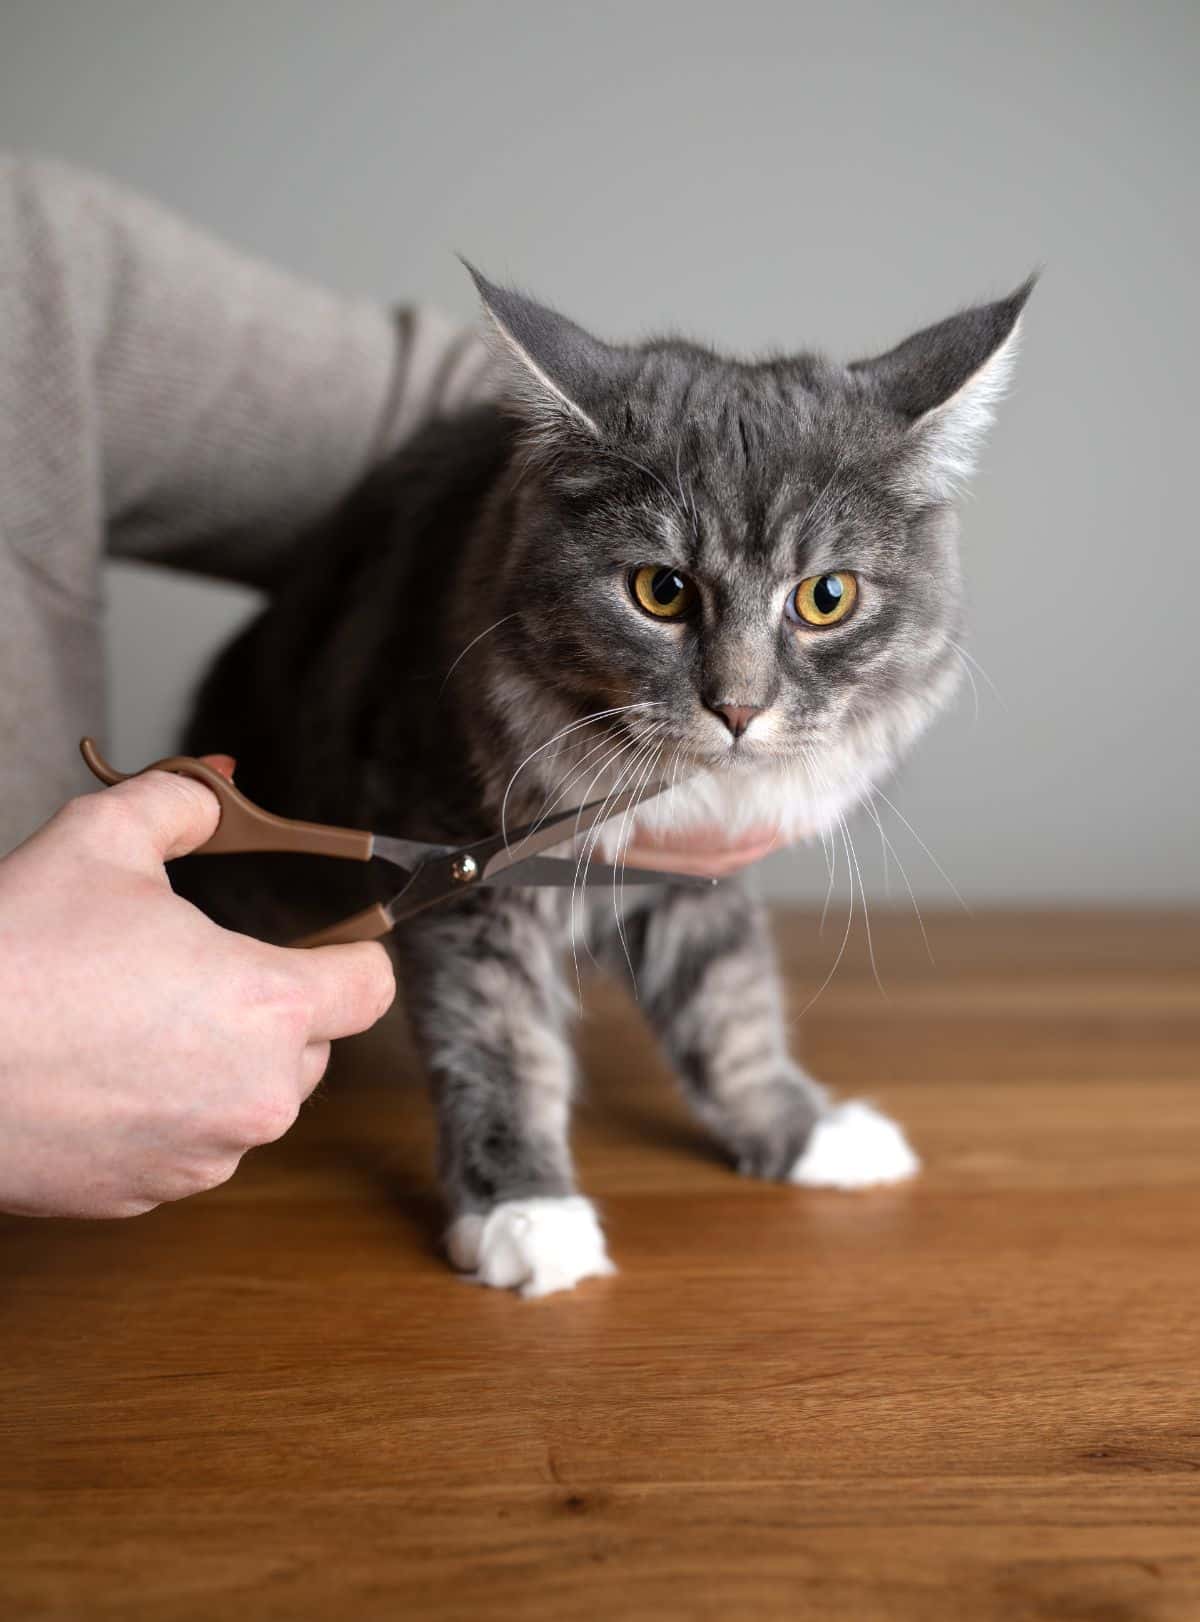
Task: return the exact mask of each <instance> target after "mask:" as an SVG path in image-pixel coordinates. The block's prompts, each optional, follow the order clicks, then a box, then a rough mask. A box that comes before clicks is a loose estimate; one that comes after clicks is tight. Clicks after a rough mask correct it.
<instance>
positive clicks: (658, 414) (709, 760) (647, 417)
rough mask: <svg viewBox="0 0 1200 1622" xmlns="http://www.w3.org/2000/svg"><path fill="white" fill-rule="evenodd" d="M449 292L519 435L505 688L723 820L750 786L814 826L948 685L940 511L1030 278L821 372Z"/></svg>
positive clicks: (956, 617) (950, 594)
mask: <svg viewBox="0 0 1200 1622" xmlns="http://www.w3.org/2000/svg"><path fill="white" fill-rule="evenodd" d="M472 274H473V275H475V279H476V283H477V285H478V287H479V291H480V293H481V295H482V297H483V300H484V304H485V307H486V309H487V311H488V313H489V315H490V317H491V321H492V323H493V324H494V327H495V332H496V339H497V345H498V347H499V349H500V351H501V353H502V355H503V356H504V361H505V368H506V376H507V379H508V392H509V400H510V404H511V406H512V408H513V410H514V411H515V412H516V413H517V414H518V416H519V418H520V421H521V424H522V430H521V433H522V441H523V451H524V455H523V472H522V478H521V480H520V482H519V484H518V485H517V487H516V490H515V493H514V497H513V499H514V502H515V509H514V510H515V515H516V516H515V531H514V551H513V555H512V556H511V557H509V558H507V559H506V560H505V567H504V571H503V575H504V581H505V586H504V595H503V597H502V598H501V601H500V606H501V608H502V609H503V610H505V611H506V612H508V613H509V614H511V615H512V619H511V620H510V622H509V624H508V628H507V631H506V632H505V635H504V641H505V642H506V643H507V644H508V645H509V646H510V647H517V646H520V647H521V649H522V658H521V661H520V663H521V664H522V665H523V667H524V677H518V678H517V683H518V686H519V685H520V682H521V680H526V681H528V682H529V683H530V684H531V685H532V687H537V685H538V681H539V673H541V677H542V681H543V691H552V692H553V694H554V697H555V700H556V702H557V703H558V704H559V705H560V713H562V714H564V715H567V716H569V717H570V719H579V718H582V717H583V716H585V715H589V714H598V713H599V712H608V713H607V715H606V719H605V723H604V724H605V725H606V726H607V727H608V728H609V729H610V730H611V731H612V733H613V734H614V736H615V737H616V738H617V740H618V742H620V741H621V740H622V739H628V741H629V743H630V745H631V748H630V750H629V751H627V752H626V753H625V754H623V755H620V756H618V757H617V758H618V759H619V760H621V761H627V762H629V763H631V764H632V762H633V761H634V760H635V759H636V758H637V757H636V756H635V755H634V753H633V749H632V746H633V745H634V743H635V742H636V741H640V740H644V742H645V748H644V750H643V751H642V758H643V759H644V760H645V761H647V762H649V761H650V760H651V759H654V758H655V756H654V750H655V748H656V747H657V750H658V753H657V757H656V768H657V770H658V771H659V772H660V773H661V772H662V771H665V770H668V769H671V770H675V769H677V768H681V769H683V770H684V771H686V772H689V773H691V774H692V775H693V776H695V774H696V773H697V769H699V770H700V774H701V776H703V777H706V778H707V779H708V780H709V781H715V782H719V783H720V784H721V785H722V787H721V797H722V814H723V815H726V816H728V815H729V808H730V803H731V802H730V794H729V788H730V785H732V784H736V783H737V782H739V781H742V782H746V783H749V782H750V781H751V780H753V781H757V782H761V781H764V780H767V779H774V780H776V781H778V782H780V783H785V784H786V785H787V789H786V794H785V796H784V797H786V796H787V795H790V796H791V802H792V804H793V806H794V809H795V812H796V815H795V817H794V819H792V820H794V821H795V822H798V823H801V824H803V823H805V822H807V823H809V824H810V825H811V824H813V823H818V824H819V823H821V822H824V821H826V820H828V816H829V815H832V814H833V812H834V811H835V810H837V809H841V808H842V807H843V806H844V805H846V804H847V803H849V802H852V801H853V800H854V799H856V798H857V797H858V796H859V794H860V793H861V792H862V791H863V790H864V789H865V787H866V786H867V785H868V784H869V783H870V781H872V779H873V778H875V777H877V776H878V775H879V774H880V773H881V772H882V771H884V770H886V769H887V767H888V766H889V765H890V764H891V763H892V762H893V761H894V760H895V759H896V757H897V756H898V755H899V754H900V753H901V752H902V751H903V750H904V749H905V748H907V746H908V745H909V744H910V743H911V742H912V741H913V739H914V738H915V737H916V736H917V734H918V733H919V732H920V731H921V730H922V728H923V727H924V726H925V724H926V723H927V721H928V720H929V719H930V718H931V717H932V715H933V714H935V713H936V711H937V710H938V709H939V708H940V707H941V706H942V704H943V703H944V702H945V700H946V698H947V697H948V695H949V693H950V692H951V690H952V689H953V686H954V685H955V683H956V679H957V673H958V670H959V667H960V663H961V661H960V657H959V652H958V650H957V648H956V646H955V639H956V637H957V636H958V634H959V625H960V617H961V612H962V605H961V587H960V574H959V567H958V560H957V554H956V541H955V525H954V520H953V515H952V510H951V509H952V501H953V497H954V495H955V493H956V492H957V490H958V489H959V487H960V486H961V484H962V482H963V481H964V480H965V479H966V478H967V476H968V475H969V473H970V471H971V468H972V466H973V463H974V458H975V455H976V452H977V449H978V446H979V444H980V441H981V438H982V436H983V433H984V430H985V429H986V427H987V425H988V422H989V421H990V417H991V408H992V406H993V403H994V402H995V400H996V399H997V397H998V396H999V394H1000V393H1001V392H1002V390H1003V387H1004V384H1005V381H1006V379H1007V376H1008V373H1009V371H1010V369H1011V364H1012V360H1013V356H1014V349H1015V343H1016V336H1017V329H1018V325H1019V319H1020V315H1021V311H1022V309H1023V307H1024V305H1025V301H1026V299H1027V298H1028V296H1029V293H1030V291H1031V288H1032V285H1033V282H1032V279H1031V280H1030V281H1028V282H1026V283H1025V284H1024V285H1022V286H1021V287H1019V288H1018V289H1017V290H1016V292H1014V293H1013V294H1011V295H1010V296H1009V297H1008V298H1005V299H1001V300H999V301H998V302H995V303H991V304H985V305H981V306H978V307H976V308H973V309H968V310H966V311H963V312H962V313H961V314H958V315H954V316H951V317H950V318H949V319H948V320H945V321H943V322H941V323H939V324H938V325H936V326H932V327H928V328H926V329H924V330H923V331H921V332H918V333H917V334H916V335H915V336H913V337H911V338H909V339H907V340H906V341H905V342H904V343H902V344H900V345H899V346H898V347H897V348H895V349H892V350H889V351H888V352H887V353H886V354H883V355H880V356H877V357H875V358H873V359H868V360H860V361H855V362H852V363H850V364H848V365H842V364H838V363H835V362H833V361H830V360H827V359H825V358H824V357H822V356H819V355H815V354H808V353H805V354H799V355H796V356H791V357H780V358H772V359H769V360H764V361H759V362H745V361H737V360H729V359H725V358H723V357H721V356H719V355H717V354H714V353H712V352H711V351H709V350H707V349H704V348H701V347H699V346H697V345H694V344H691V343H686V342H682V341H680V340H678V339H673V338H664V339H657V340H650V341H647V342H644V343H639V344H635V345H629V346H622V345H613V344H609V343H605V342H602V341H600V340H599V339H596V338H593V337H592V336H591V335H590V334H588V333H586V332H584V331H583V330H582V329H581V328H580V327H578V326H576V325H575V324H574V323H572V322H571V321H568V320H567V319H565V318H564V317H563V316H561V315H558V314H557V313H555V312H553V311H551V310H549V309H547V308H545V307H544V306H542V305H540V304H537V303H535V302H533V301H532V300H531V299H529V298H527V297H525V296H523V295H522V294H519V293H515V292H511V291H508V290H505V289H503V288H499V287H495V286H493V285H492V284H491V283H490V282H488V281H487V280H485V279H484V278H483V277H482V276H480V275H479V274H478V273H477V272H472ZM626 706H629V707H628V708H626ZM806 801H807V802H808V803H804V802H806ZM826 802H827V803H826ZM822 807H824V809H822ZM753 814H755V815H758V813H757V812H755V813H753Z"/></svg>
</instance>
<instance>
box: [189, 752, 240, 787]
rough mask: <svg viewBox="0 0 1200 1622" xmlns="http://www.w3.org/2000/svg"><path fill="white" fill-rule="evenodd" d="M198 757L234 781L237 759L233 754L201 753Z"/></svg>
mask: <svg viewBox="0 0 1200 1622" xmlns="http://www.w3.org/2000/svg"><path fill="white" fill-rule="evenodd" d="M198 758H199V759H200V760H202V761H203V762H204V764H205V765H206V766H211V767H212V769H213V771H215V772H220V774H221V776H222V777H227V778H228V779H229V781H230V782H231V783H232V782H233V774H234V771H235V770H236V769H237V761H236V760H235V759H234V758H233V756H232V755H200V756H199V757H198Z"/></svg>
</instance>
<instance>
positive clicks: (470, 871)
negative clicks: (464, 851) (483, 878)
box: [450, 856, 479, 884]
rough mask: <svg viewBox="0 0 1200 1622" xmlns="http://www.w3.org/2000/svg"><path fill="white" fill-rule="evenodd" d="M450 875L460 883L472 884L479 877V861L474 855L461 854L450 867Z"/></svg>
mask: <svg viewBox="0 0 1200 1622" xmlns="http://www.w3.org/2000/svg"><path fill="white" fill-rule="evenodd" d="M450 877H451V878H452V879H455V880H457V882H458V883H459V884H470V882H471V880H472V879H477V878H478V877H479V863H478V862H477V861H476V860H475V858H474V857H473V856H460V857H459V858H458V860H457V861H456V862H455V863H454V865H453V867H452V868H451V869H450Z"/></svg>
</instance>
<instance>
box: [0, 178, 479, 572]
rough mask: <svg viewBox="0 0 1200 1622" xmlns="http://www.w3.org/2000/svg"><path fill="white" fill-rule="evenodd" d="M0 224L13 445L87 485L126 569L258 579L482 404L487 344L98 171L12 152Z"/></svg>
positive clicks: (1, 326) (1, 182)
mask: <svg viewBox="0 0 1200 1622" xmlns="http://www.w3.org/2000/svg"><path fill="white" fill-rule="evenodd" d="M0 224H2V225H3V228H4V235H3V248H2V251H3V256H4V263H3V267H2V270H3V277H2V282H3V285H2V286H0V335H2V336H3V337H4V340H5V343H4V349H5V351H6V353H5V361H4V364H5V367H6V370H7V372H8V376H7V377H6V379H5V380H4V389H5V390H9V391H15V390H17V389H18V388H19V389H20V390H21V393H20V395H17V394H16V393H15V392H14V394H13V401H12V406H11V408H10V409H11V410H12V411H13V413H14V415H15V420H14V421H12V422H10V424H9V425H8V427H9V432H10V433H11V434H12V436H13V437H14V439H16V440H17V441H18V442H19V441H20V440H22V439H24V440H25V441H26V442H27V448H28V450H29V451H30V452H31V454H32V455H33V458H34V466H33V469H32V470H29V469H28V468H27V472H28V471H32V472H33V473H34V474H36V472H37V469H38V466H39V464H40V466H41V467H42V469H43V471H44V472H45V474H46V475H47V476H50V475H51V474H52V473H53V472H54V471H55V466H54V464H57V471H58V472H59V473H60V474H65V475H67V476H68V477H74V476H75V474H76V473H77V472H78V470H82V471H83V473H84V479H85V484H86V486H87V488H88V489H89V490H90V491H91V492H92V493H93V494H94V496H95V507H94V511H93V513H92V514H91V518H92V522H93V529H94V534H93V542H94V545H95V546H96V547H97V548H98V547H100V546H102V545H107V549H108V551H109V552H110V553H111V554H112V555H113V556H116V557H126V558H137V559H143V560H150V561H154V562H159V563H166V564H170V565H172V566H173V567H177V568H182V569H192V570H198V571H202V572H204V573H210V574H216V575H221V576H225V577H227V578H230V579H236V580H243V581H247V582H250V583H252V584H262V583H265V582H267V581H268V580H269V579H270V576H271V573H272V570H273V568H274V566H275V565H276V563H277V562H278V560H279V558H280V556H281V555H282V553H283V552H284V551H285V550H286V547H287V544H288V542H289V540H290V539H291V538H292V537H293V536H294V535H295V534H296V533H297V531H299V530H301V529H303V528H304V527H305V526H307V525H308V524H310V523H311V522H312V521H313V520H315V519H316V518H318V517H320V516H321V515H323V514H324V513H325V512H326V511H328V510H329V509H330V508H332V507H333V506H334V505H335V504H336V503H337V502H338V500H339V499H340V498H341V497H342V496H344V495H345V494H346V493H347V492H348V491H349V490H350V489H351V488H352V487H353V486H354V484H355V483H356V482H357V481H358V480H359V479H360V478H361V477H362V476H363V474H364V473H365V472H366V471H367V470H368V469H369V468H370V467H371V466H372V465H373V464H374V463H375V462H376V461H378V460H379V459H380V458H381V457H383V456H384V455H386V453H387V452H388V451H389V450H390V449H392V448H393V447H394V446H395V445H397V444H398V443H400V441H402V440H403V439H405V438H406V437H408V436H409V435H411V434H412V433H413V432H414V431H415V430H416V429H417V428H418V427H419V426H420V425H421V424H422V423H423V422H424V421H425V420H427V419H428V418H429V417H431V416H433V415H435V414H438V413H442V412H445V411H448V410H452V409H454V408H456V407H457V406H459V405H462V404H464V403H466V402H468V401H470V400H472V399H475V398H479V397H481V396H483V395H485V394H486V393H487V392H488V390H489V382H488V372H489V365H490V363H489V358H488V354H487V351H486V349H485V347H484V344H483V341H482V339H481V338H480V337H479V336H478V335H477V334H476V333H475V332H474V331H473V330H471V329H457V328H455V327H454V326H453V325H452V324H451V323H450V322H449V321H447V320H446V319H445V318H444V317H442V316H440V315H439V314H438V313H437V312H435V311H432V310H427V309H416V308H414V309H408V310H404V311H402V312H400V313H399V314H398V315H397V314H393V313H392V312H389V311H387V310H386V309H384V308H383V307H382V306H380V305H378V304H375V303H372V302H370V301H368V300H366V299H352V298H346V297H340V296H338V295H336V294H334V293H331V292H327V291H325V290H323V289H321V288H319V287H316V286H313V285H311V284H309V283H307V282H305V281H303V280H301V279H300V278H297V277H293V276H289V275H286V274H284V273H283V272H282V271H279V270H276V269H274V268H272V267H271V266H269V265H266V264H264V263H262V262H261V261H259V260H257V259H254V258H251V257H250V256H248V255H246V254H243V253H240V252H237V251H235V250H234V249H232V248H230V247H227V246H226V245H225V244H224V243H221V242H219V241H217V240H215V239H214V238H212V237H211V236H209V235H207V234H206V233H205V232H203V231H200V230H197V229H196V228H195V227H193V226H191V225H188V224H186V223H185V222H184V221H182V220H180V219H178V218H177V217H176V216H175V215H173V214H171V213H170V212H169V211H167V210H166V209H163V208H161V207H159V206H157V205H156V204H153V203H150V202H148V201H146V200H145V199H143V198H141V197H138V196H136V195H135V194H134V193H132V192H130V191H127V190H125V189H124V188H122V187H120V186H118V185H116V184H115V183H113V182H112V181H109V180H105V179H103V178H101V177H99V176H96V175H92V174H88V173H84V172H81V171H79V170H75V169H72V168H69V167H67V166H66V165H63V164H58V163H54V162H48V161H45V160H32V159H20V158H3V157H0ZM31 494H36V491H35V490H33V489H32V487H31ZM75 516H76V518H77V519H78V518H79V517H81V516H82V515H80V514H76V515H75ZM35 541H36V537H34V536H32V535H31V536H30V537H29V544H30V545H31V546H32V545H34V544H35ZM36 561H41V562H42V563H45V562H47V561H50V562H51V565H52V564H53V560H47V559H45V558H44V557H43V558H41V559H40V560H39V559H36V558H35V562H36Z"/></svg>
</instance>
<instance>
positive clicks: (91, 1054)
mask: <svg viewBox="0 0 1200 1622" xmlns="http://www.w3.org/2000/svg"><path fill="white" fill-rule="evenodd" d="M218 815H219V812H218V807H217V801H216V798H215V797H214V796H213V795H212V794H211V793H210V792H209V790H208V789H206V788H204V787H203V786H202V785H201V784H199V783H194V782H191V781H189V780H188V779H186V778H183V777H172V776H169V775H168V774H166V773H164V772H150V773H148V774H147V775H145V776H143V777H136V778H132V779H130V781H129V782H127V783H122V784H120V785H119V786H118V787H116V788H111V789H106V790H105V791H104V792H103V793H100V794H91V795H87V796H85V797H83V798H81V799H78V800H75V801H72V802H71V804H69V805H68V806H66V807H65V808H64V809H63V810H62V811H60V812H59V814H58V815H57V816H56V817H54V818H53V819H52V820H51V821H50V822H49V823H47V825H46V826H45V827H44V828H42V829H41V830H40V831H39V832H38V833H36V834H34V835H33V837H32V838H31V839H29V840H28V841H26V843H25V844H24V845H21V846H20V847H18V849H16V850H15V851H13V852H12V853H11V854H10V855H9V856H6V857H4V858H3V859H0V1033H2V1038H3V1040H2V1041H0V1211H9V1212H15V1213H18V1214H22V1215H30V1216H85V1217H116V1216H132V1215H136V1214H137V1213H139V1212H142V1211H147V1210H149V1209H151V1207H153V1206H155V1205H158V1204H160V1203H161V1202H162V1201H164V1200H174V1199H179V1198H182V1197H183V1196H184V1195H187V1194H194V1193H197V1192H199V1191H201V1190H203V1189H207V1188H212V1187H213V1186H214V1185H216V1184H217V1183H222V1182H224V1181H225V1179H226V1178H227V1177H229V1176H231V1175H232V1173H233V1172H234V1170H235V1169H236V1167H237V1164H238V1161H239V1160H240V1159H241V1157H242V1155H243V1154H244V1153H245V1152H246V1150H247V1149H251V1148H253V1147H254V1146H255V1145H257V1144H262V1143H267V1142H269V1141H270V1140H271V1139H273V1138H277V1137H280V1136H282V1134H283V1133H284V1132H286V1131H287V1129H288V1127H289V1126H290V1125H291V1124H292V1122H293V1120H294V1119H295V1117H296V1113H297V1111H298V1109H299V1107H300V1104H301V1102H302V1101H303V1100H304V1098H306V1097H307V1096H308V1094H309V1093H310V1092H311V1091H312V1089H313V1088H314V1087H315V1086H316V1084H317V1082H318V1081H319V1080H320V1077H321V1075H322V1073H323V1071H324V1069H325V1066H326V1064H327V1062H328V1059H329V1044H330V1041H331V1040H332V1039H334V1038H337V1037H340V1036H348V1035H350V1034H352V1033H353V1032H356V1031H361V1030H365V1029H366V1028H367V1026H369V1025H371V1024H373V1023H374V1022H375V1020H377V1019H378V1018H379V1017H380V1015H381V1014H382V1013H383V1012H384V1011H385V1009H386V1008H387V1007H388V1005H389V1003H390V1002H391V1000H392V997H393V995H394V991H395V982H394V979H393V975H392V969H391V965H390V963H389V960H388V956H387V953H386V952H385V951H384V949H383V947H382V946H380V945H378V944H376V943H374V942H369V943H365V944H362V945H354V946H327V947H321V948H317V949H315V950H312V951H288V950H283V949H281V948H277V947H271V946H264V945H262V944H261V943H260V942H258V941H253V940H249V939H247V938H246V937H245V936H244V935H236V934H232V933H230V932H229V931H227V930H223V929H219V928H218V927H217V926H216V925H215V924H213V923H210V922H209V920H208V919H207V918H205V917H204V915H203V914H202V913H200V912H199V911H197V909H196V908H195V907H193V906H191V905H190V904H189V903H188V902H186V901H184V900H182V899H181V898H180V897H179V896H177V895H175V894H174V893H173V892H172V890H171V888H170V886H169V884H168V883H167V877H166V873H165V871H164V868H163V863H164V862H165V861H167V860H169V859H170V858H172V857H176V856H182V855H185V854H186V853H187V852H188V851H190V850H192V849H194V848H195V847H196V846H197V845H199V844H202V843H203V842H204V841H205V840H206V839H207V838H208V837H209V836H210V835H211V833H212V832H213V830H214V828H215V827H216V824H217V818H218Z"/></svg>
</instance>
